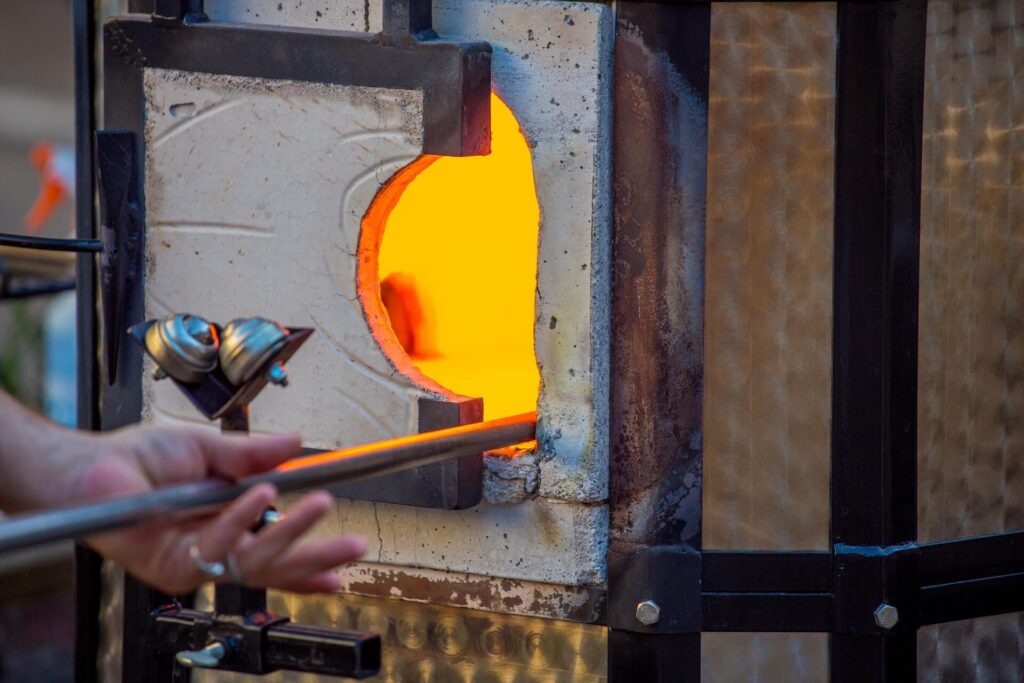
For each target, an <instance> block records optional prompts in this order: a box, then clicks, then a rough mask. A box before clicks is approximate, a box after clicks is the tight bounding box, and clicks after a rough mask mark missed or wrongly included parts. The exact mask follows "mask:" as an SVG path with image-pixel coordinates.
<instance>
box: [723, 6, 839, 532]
mask: <svg viewBox="0 0 1024 683" xmlns="http://www.w3.org/2000/svg"><path fill="white" fill-rule="evenodd" d="M835 59H836V7H835V4H833V3H820V4H819V3H806V4H801V3H792V4H761V3H750V4H748V3H742V4H740V3H716V4H713V5H712V12H711V92H710V108H709V121H708V135H709V138H708V207H707V208H708V223H707V226H708V227H707V275H706V277H707V282H706V287H707V290H706V291H707V293H706V313H705V345H704V348H705V394H704V430H705V431H704V494H703V496H704V527H703V533H704V546H705V547H707V548H717V549H758V550H781V549H790V550H792V549H801V550H803V549H825V548H828V542H829V536H828V533H829V444H830V429H831V426H830V425H831V376H832V356H831V350H832V210H833V187H832V185H833V182H832V178H833V165H834V147H835V145H834V137H835V63H836V62H835Z"/></svg>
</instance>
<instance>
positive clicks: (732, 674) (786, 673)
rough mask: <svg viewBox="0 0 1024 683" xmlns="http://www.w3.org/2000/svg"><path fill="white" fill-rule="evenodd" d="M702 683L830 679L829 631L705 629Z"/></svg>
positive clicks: (805, 682) (812, 682) (806, 682)
mask: <svg viewBox="0 0 1024 683" xmlns="http://www.w3.org/2000/svg"><path fill="white" fill-rule="evenodd" d="M700 657H701V664H700V667H701V668H700V679H701V681H702V682H703V683H779V682H781V681H793V682H796V681H799V682H800V683H816V682H817V681H821V683H827V681H828V634H826V633H705V634H703V635H701V637H700Z"/></svg>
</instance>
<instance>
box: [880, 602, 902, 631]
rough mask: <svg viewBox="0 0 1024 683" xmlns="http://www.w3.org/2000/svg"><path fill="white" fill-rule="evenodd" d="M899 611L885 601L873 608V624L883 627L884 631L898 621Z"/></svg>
mask: <svg viewBox="0 0 1024 683" xmlns="http://www.w3.org/2000/svg"><path fill="white" fill-rule="evenodd" d="M899 620H900V612H899V610H898V609H896V608H895V607H893V606H892V605H890V604H889V603H887V602H883V603H882V604H881V605H879V606H878V607H876V608H875V626H878V627H879V628H884V629H885V630H886V631H888V630H890V629H891V628H892V627H893V626H895V625H896V624H897V623H899Z"/></svg>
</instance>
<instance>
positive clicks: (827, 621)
mask: <svg viewBox="0 0 1024 683" xmlns="http://www.w3.org/2000/svg"><path fill="white" fill-rule="evenodd" d="M831 628H832V595H831V594H830V593H704V594H703V624H702V625H701V630H702V631H762V632H763V631H773V632H823V631H829V630H831Z"/></svg>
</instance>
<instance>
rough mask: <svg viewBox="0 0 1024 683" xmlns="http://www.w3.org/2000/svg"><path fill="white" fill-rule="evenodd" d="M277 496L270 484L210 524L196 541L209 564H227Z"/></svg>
mask: <svg viewBox="0 0 1024 683" xmlns="http://www.w3.org/2000/svg"><path fill="white" fill-rule="evenodd" d="M276 493H277V492H276V491H275V489H274V487H273V486H271V485H270V484H260V485H259V486H254V487H253V488H251V489H249V490H248V491H246V492H245V493H244V494H243V495H242V496H241V497H240V498H238V499H237V500H236V501H235V502H233V503H232V504H231V505H229V506H228V507H227V508H225V509H224V511H223V512H221V513H220V514H219V515H217V517H216V518H214V520H213V521H212V522H210V523H209V524H207V525H206V526H205V527H204V528H203V529H202V531H200V532H199V537H198V539H197V540H196V546H197V547H198V549H199V554H200V555H201V556H202V557H203V559H204V560H206V561H208V562H220V561H222V560H224V558H226V557H227V555H228V553H229V552H231V549H232V548H234V547H235V546H236V545H237V544H238V542H239V541H240V540H241V538H242V537H243V536H244V535H245V534H247V533H248V532H249V529H251V528H252V526H253V524H255V522H256V519H257V518H258V517H259V516H260V515H261V514H263V510H264V509H266V507H267V506H268V505H270V502H271V501H272V500H273V499H274V495H275V494H276Z"/></svg>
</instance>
